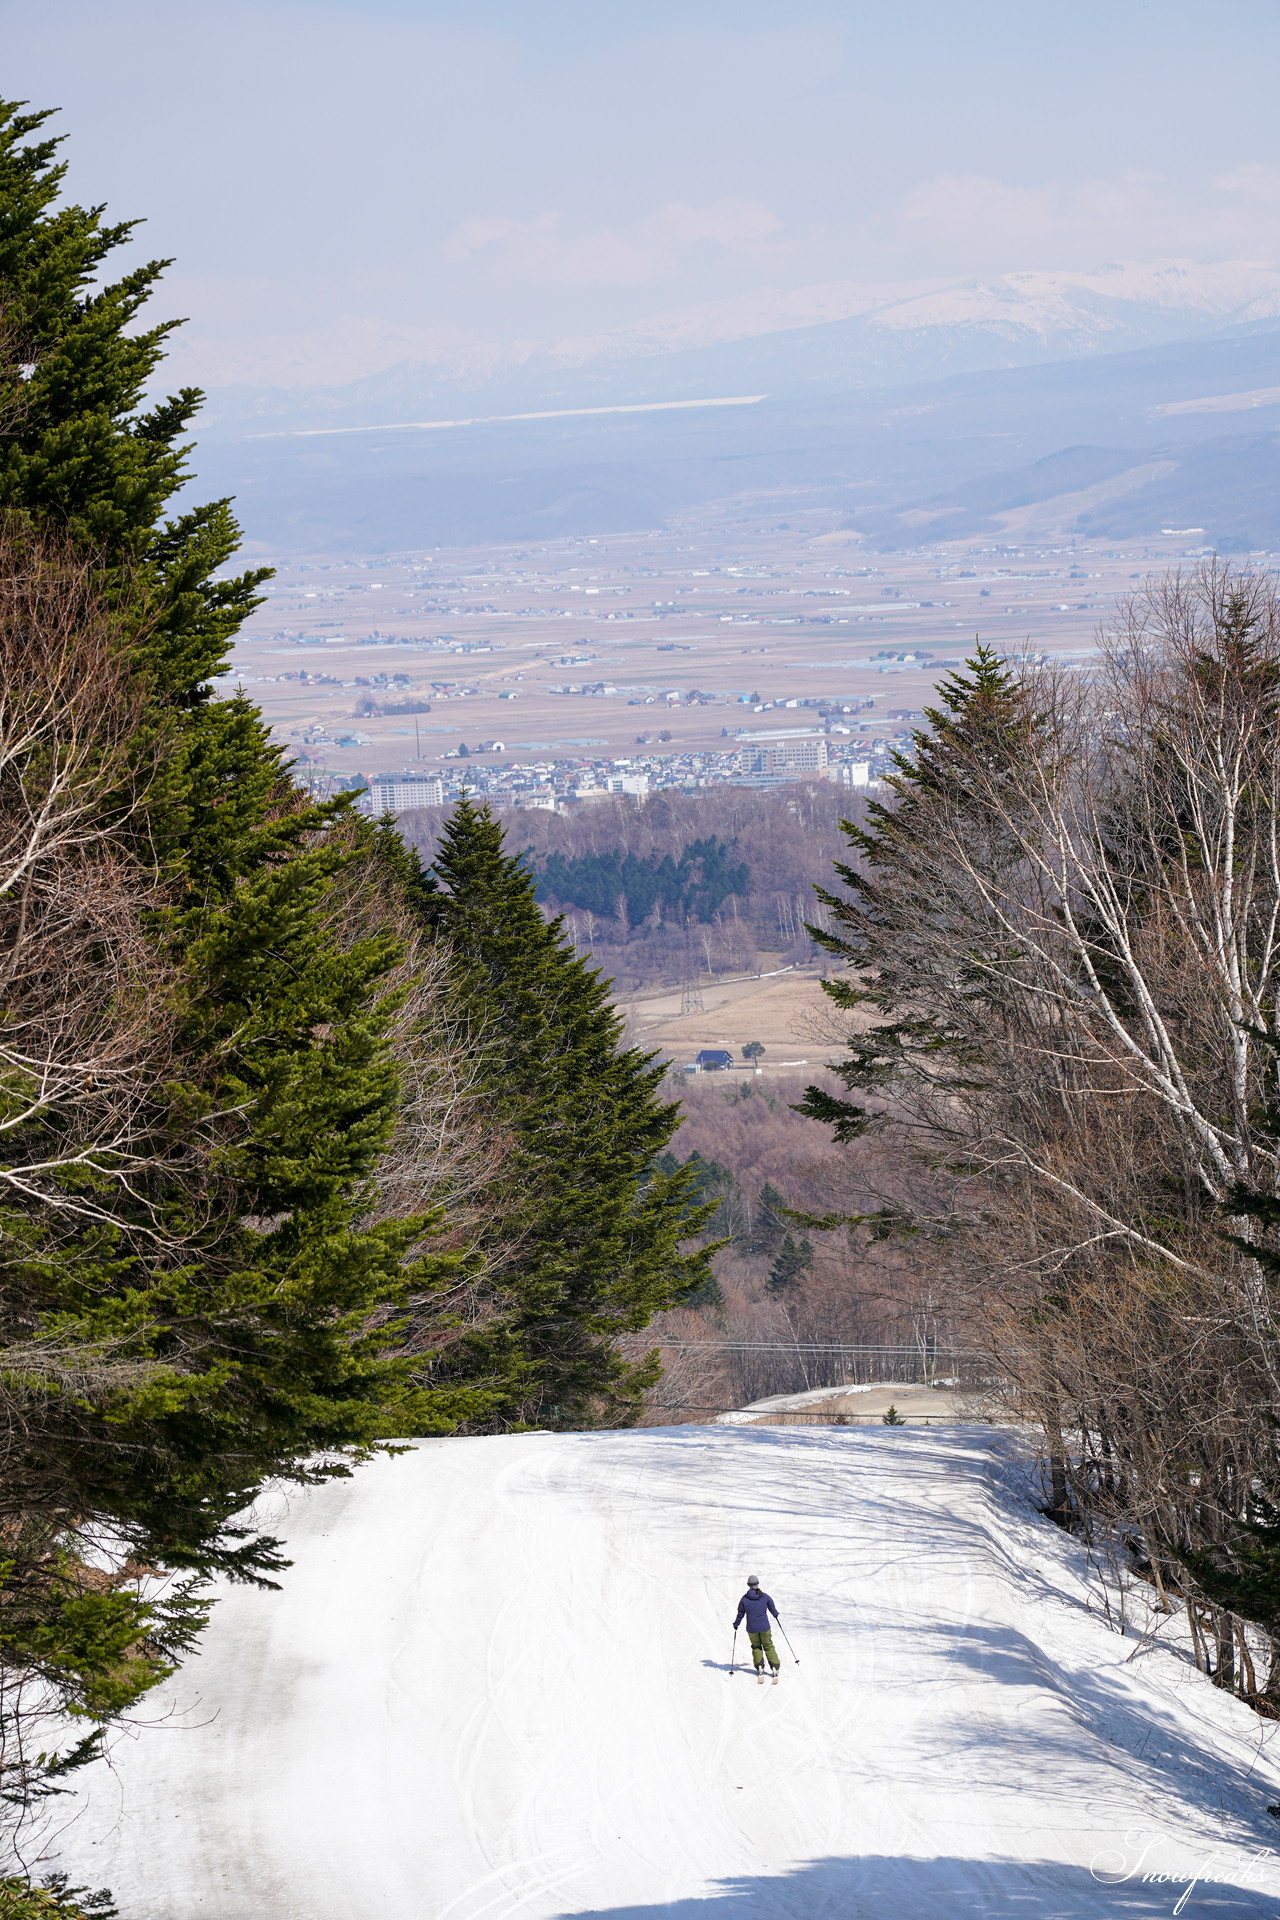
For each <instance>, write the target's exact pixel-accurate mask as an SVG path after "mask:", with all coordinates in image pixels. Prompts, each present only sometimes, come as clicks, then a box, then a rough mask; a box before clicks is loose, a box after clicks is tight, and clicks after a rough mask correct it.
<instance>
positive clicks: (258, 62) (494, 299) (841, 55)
mask: <svg viewBox="0 0 1280 1920" xmlns="http://www.w3.org/2000/svg"><path fill="white" fill-rule="evenodd" d="M6 11H7V19H6V24H5V60H4V69H5V78H4V90H5V92H6V93H7V94H8V95H9V96H10V97H13V96H18V97H26V98H28V99H30V100H31V102H32V103H33V104H41V105H50V106H60V107H61V108H62V112H61V114H60V115H59V116H58V131H60V132H62V133H65V134H66V135H67V136H68V154H69V158H70V160H71V176H70V185H71V189H72V191H73V192H74V193H75V194H76V195H77V196H78V197H80V198H83V199H88V200H93V201H99V200H106V201H108V202H109V204H110V210H111V213H112V215H113V216H115V217H126V216H131V215H136V214H141V215H145V217H146V219H147V222H148V225H147V227H146V228H145V230H144V242H145V246H146V250H147V251H148V252H149V253H164V254H173V255H176V256H177V264H176V265H175V267H174V268H173V269H172V270H171V274H170V278H169V280H168V283H167V290H166V293H165V295H164V306H165V311H167V312H177V313H183V314H188V315H190V316H191V325H190V327H189V328H188V329H186V330H185V339H184V345H183V348H182V350H181V353H182V365H183V370H184V372H185V371H190V372H192V373H200V374H203V377H204V378H205V380H206V383H209V384H213V383H215V382H217V381H218V380H220V379H227V378H232V377H236V376H237V375H238V376H242V377H246V378H249V379H258V378H266V379H270V378H275V377H286V378H289V379H292V380H296V379H300V378H310V377H316V378H320V379H326V380H327V379H336V378H340V377H343V376H348V377H349V376H353V375H355V374H358V373H361V372H364V371H366V370H371V369H372V368H374V367H376V366H381V365H386V364H388V363H389V362H391V361H392V360H395V359H398V358H401V357H403V356H404V354H405V353H406V352H407V351H410V350H417V349H420V348H421V347H422V346H423V344H424V343H426V344H430V342H431V341H432V340H438V341H440V342H441V343H447V342H450V341H476V342H481V343H487V342H499V343H500V342H510V341H515V340H542V339H556V338H559V337H562V336H565V335H573V334H579V333H585V332H592V331H595V330H598V329H601V328H608V327H616V326H622V325H627V324H630V323H633V322H635V321H638V320H641V319H643V318H645V317H646V316H649V315H652V314H655V313H660V312H662V311H664V310H666V309H669V308H679V307H684V306H690V305H695V304H699V303H703V302H708V301H715V300H723V299H725V298H727V297H729V296H734V295H741V294H746V293H749V292H751V291H752V290H755V289H759V288H762V287H779V288H792V287H799V286H804V285H807V284H810V283H813V282H819V281H830V280H857V281H881V280H895V281H896V280H903V279H918V278H933V277H941V276H951V275H973V274H991V273H998V272H1003V271H1008V270H1011V269H1014V268H1020V267H1090V266H1096V265H1100V264H1102V263H1104V262H1106V261H1108V260H1113V259H1129V260H1153V259H1157V258H1163V257H1178V258H1188V259H1192V260H1198V261H1206V262H1207V261H1217V260H1225V259H1252V260H1259V261H1265V262H1270V263H1277V262H1280V124H1278V116H1277V114H1276V112H1275V106H1274V89H1275V78H1276V73H1277V70H1278V59H1277V56H1278V55H1280V7H1278V6H1277V4H1276V0H1214V4H1212V5H1210V4H1208V0H1072V4H1071V5H1065V4H1063V0H968V3H967V4H957V0H871V3H868V0H772V3H770V0H250V3H248V4H242V3H240V0H111V4H110V5H104V4H103V0H41V3H40V5H39V6H36V7H27V8H25V9H23V10H22V12H21V13H19V11H18V9H17V8H16V7H13V6H10V8H9V9H7V10H6Z"/></svg>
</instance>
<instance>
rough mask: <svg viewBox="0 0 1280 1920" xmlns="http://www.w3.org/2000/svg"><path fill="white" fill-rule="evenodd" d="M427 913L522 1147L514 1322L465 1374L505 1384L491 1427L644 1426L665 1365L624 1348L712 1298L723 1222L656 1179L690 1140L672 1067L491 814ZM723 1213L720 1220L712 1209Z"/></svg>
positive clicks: (476, 1349) (477, 1341) (506, 1240)
mask: <svg viewBox="0 0 1280 1920" xmlns="http://www.w3.org/2000/svg"><path fill="white" fill-rule="evenodd" d="M434 873H435V875H436V876H437V877H438V879H439V882H440V883H441V888H442V890H441V892H440V893H438V894H437V895H434V896H431V897H429V898H426V897H424V899H423V912H424V915H425V917H426V918H427V920H428V922H429V924H430V925H431V926H432V927H433V929H434V930H435V933H436V935H437V937H438V938H439V939H441V940H442V941H444V942H445V943H447V950H448V953H449V966H450V970H451V977H452V981H453V987H454V993H455V996H456V1001H457V1004H458V1006H459V1007H460V1008H461V1009H462V1010H463V1011H464V1012H465V1015H466V1018H467V1022H468V1027H469V1031H470V1033H471V1035H472V1044H473V1045H474V1047H475V1049H476V1051H477V1056H478V1060H479V1063H480V1071H481V1074H482V1076H483V1081H484V1086H485V1089H486V1096H487V1104H488V1108H489V1111H490V1113H491V1115H492V1120H493V1124H494V1125H495V1127H497V1128H498V1129H499V1130H500V1131H501V1132H502V1133H504V1134H505V1135H506V1136H507V1137H508V1139H509V1141H510V1151H509V1154H508V1158H507V1166H506V1170H505V1174H504V1178H503V1181H502V1188H501V1193H500V1194H498V1195H495V1196H494V1205H493V1213H494V1225H493V1228H492V1230H491V1233H490V1236H489V1238H490V1241H491V1246H490V1248H489V1251H490V1253H491V1256H492V1258H493V1261H494V1266H495V1272H494V1287H495V1302H496V1304H497V1306H498V1308H499V1313H498V1317H497V1319H496V1320H495V1322H494V1324H493V1325H492V1326H488V1327H483V1328H480V1329H478V1330H476V1331H475V1332H472V1333H469V1334H467V1335H466V1336H465V1337H464V1339H463V1340H462V1341H461V1342H460V1343H459V1349H458V1353H459V1359H460V1361H461V1364H462V1366H463V1369H464V1372H465V1373H468V1374H469V1373H471V1372H472V1371H475V1370H477V1369H478V1370H479V1371H480V1372H482V1373H486V1374H487V1375H488V1376H489V1377H491V1378H493V1379H494V1380H496V1381H498V1382H500V1383H501V1388H502V1392H503V1402H502V1406H501V1409H500V1411H499V1412H498V1413H497V1414H495V1415H494V1416H493V1418H492V1421H491V1424H507V1425H510V1424H519V1423H524V1424H533V1425H538V1426H554V1427H578V1426H584V1425H591V1424H597V1423H605V1424H616V1423H618V1422H620V1421H623V1420H625V1419H627V1418H629V1417H631V1415H632V1413H633V1410H634V1408H635V1407H636V1405H637V1403H638V1399H639V1396H640V1394H641V1392H642V1391H643V1389H644V1387H645V1386H646V1385H648V1384H649V1383H650V1382H651V1381H652V1380H653V1379H654V1378H656V1374H657V1366H656V1361H652V1360H651V1361H648V1362H645V1363H642V1364H640V1365H629V1364H627V1363H626V1362H625V1361H624V1360H622V1359H621V1358H620V1357H619V1355H618V1353H617V1351H616V1349H615V1345H614V1342H615V1339H616V1337H617V1335H619V1334H621V1333H628V1332H636V1331H638V1330H639V1329H641V1328H643V1327H644V1326H645V1325H646V1324H647V1323H648V1321H649V1319H650V1318H651V1316H652V1315H653V1314H654V1313H656V1312H658V1311H660V1310H661V1309H663V1308H666V1307H670V1306H674V1305H676V1304H679V1303H681V1302H683V1301H686V1300H688V1299H689V1298H690V1297H691V1296H692V1295H694V1294H695V1293H696V1292H697V1291H698V1290H699V1289H700V1288H701V1287H703V1286H704V1285H705V1284H706V1281H707V1279H708V1277H709V1273H710V1269H709V1253H708V1251H707V1250H706V1249H700V1250H697V1251H694V1252H682V1251H681V1248H680V1242H681V1240H682V1239H684V1238H685V1237H687V1236H689V1235H690V1234H692V1233H696V1232H697V1231H698V1229H699V1227H700V1226H701V1225H702V1224H703V1221H704V1218H705V1214H703V1215H701V1216H700V1213H699V1210H698V1209H696V1208H694V1209H692V1210H691V1206H690V1200H691V1193H690V1187H691V1176H690V1173H689V1170H688V1168H687V1167H686V1168H680V1167H677V1168H675V1169H669V1168H665V1167H662V1166H658V1165H655V1162H656V1160H657V1156H658V1155H659V1154H660V1153H661V1152H662V1150H663V1149H664V1147H665V1146H666V1143H667V1141H668V1140H669V1139H670V1137H671V1135H672V1134H673V1133H674V1131H675V1129H676V1127H677V1125H678V1124H679V1118H680V1115H679V1108H678V1106H676V1105H674V1104H672V1103H669V1102H665V1101H663V1100H661V1099H660V1097H659V1088H660V1085H661V1082H662V1078H663V1071H664V1070H663V1068H662V1066H661V1065H660V1064H655V1061H654V1058H653V1056H652V1055H645V1054H641V1053H639V1052H637V1051H636V1050H635V1049H634V1048H629V1047H624V1046H623V1045H622V1028H621V1023H620V1021H619V1019H618V1016H617V1015H616V1014H615V1013H614V1011H613V1009H612V1008H611V1006H610V1005H609V1000H608V994H607V990H606V986H605V983H604V982H603V981H602V980H601V978H600V976H599V974H598V973H597V972H595V971H593V970H592V969H590V968H589V967H587V966H586V965H585V964H584V962H583V961H581V960H580V959H578V958H577V956H576V955H575V954H574V952H573V950H572V948H571V946H570V945H569V943H568V942H567V941H566V939H565V937H564V933H563V930H562V923H561V921H560V920H559V919H556V920H553V921H551V922H550V924H548V923H547V921H546V920H544V918H543V916H542V914H541V912H540V911H539V908H538V904H537V900H536V898H535V891H534V881H533V878H532V876H531V875H530V873H529V871H528V869H527V867H526V865H525V863H524V861H523V859H522V858H521V857H520V856H518V855H511V854H509V853H508V852H507V851H506V850H505V847H504V844H503V834H502V829H501V827H500V825H499V824H498V822H497V821H496V820H495V819H494V818H493V817H492V815H491V814H490V813H489V811H488V809H487V808H485V807H476V806H475V805H473V804H472V803H471V802H470V801H469V800H467V799H465V798H464V799H463V800H461V801H460V802H459V804H458V806H457V807H456V808H455V810H454V812H453V814H452V815H451V817H450V819H449V822H448V824H447V826H446V828H445V832H444V835H443V838H442V840H441V844H440V848H439V852H438V854H437V856H436V860H435V866H434ZM708 1211H709V1210H708Z"/></svg>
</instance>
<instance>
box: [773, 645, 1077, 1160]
mask: <svg viewBox="0 0 1280 1920" xmlns="http://www.w3.org/2000/svg"><path fill="white" fill-rule="evenodd" d="M937 692H938V695H939V699H940V702H941V704H940V705H939V706H938V707H930V708H926V710H925V718H926V720H927V721H928V722H929V726H928V729H927V730H926V729H923V728H922V729H919V730H918V731H916V732H915V733H914V734H913V735H912V745H911V751H910V752H909V753H904V754H896V755H895V756H894V765H895V772H894V773H892V774H891V775H890V776H889V778H888V780H887V782H886V784H887V785H888V787H889V788H890V790H891V791H892V793H893V795H894V802H893V804H892V806H885V805H883V804H882V803H881V802H879V801H872V802H871V803H870V805H869V807H868V809H867V824H866V826H856V825H854V824H852V823H851V822H849V821H845V822H844V830H845V833H846V835H847V836H848V839H849V842H850V846H851V848H852V849H853V851H854V852H855V853H856V854H857V855H859V856H860V862H861V864H860V865H859V866H856V867H855V866H853V865H852V864H844V863H838V864H837V866H836V873H837V875H838V877H839V878H840V880H841V881H842V882H843V883H844V885H845V887H846V888H847V890H848V891H847V893H846V894H844V895H837V894H833V893H829V892H827V891H825V890H824V889H823V888H818V889H817V892H818V897H819V899H820V900H821V901H822V902H823V903H824V905H825V906H827V907H828V908H829V909H830V913H831V918H832V920H833V922H834V927H833V929H832V930H830V931H828V930H826V929H824V928H821V927H810V928H809V932H810V934H811V935H812V936H813V938H814V940H816V941H817V943H818V945H819V946H821V947H824V948H825V949H826V950H827V952H828V953H830V954H832V955H834V956H835V957H836V958H837V959H838V960H840V961H842V962H844V963H845V966H846V968H847V973H846V974H845V975H844V976H843V977H837V978H835V979H830V980H824V981H823V982H822V990H823V992H824V993H825V994H826V995H827V996H828V998H829V999H830V1000H832V1001H833V1002H834V1003H835V1005H836V1006H838V1007H840V1008H842V1009H844V1010H846V1011H850V1012H852V1011H854V1010H855V1009H858V1010H861V1009H864V1008H870V1009H872V1010H873V1011H874V1012H875V1014H876V1015H877V1018H876V1020H875V1022H874V1024H873V1025H871V1026H870V1027H869V1028H866V1029H865V1030H863V1031H850V1032H848V1033H847V1035H846V1045H847V1048H848V1053H847V1056H846V1058H845V1059H844V1060H843V1061H841V1062H840V1063H839V1064H838V1065H837V1066H836V1067H835V1069H834V1070H835V1072H836V1073H837V1074H838V1075H839V1076H840V1078H841V1079H842V1080H844V1082H845V1084H846V1086H847V1087H849V1088H850V1090H857V1091H860V1092H864V1093H881V1094H883V1093H887V1092H888V1091H889V1090H890V1089H891V1088H892V1086H893V1085H894V1082H895V1080H896V1079H897V1077H898V1075H899V1074H901V1073H903V1072H904V1071H906V1072H914V1071H917V1070H919V1069H920V1068H921V1066H922V1065H923V1063H925V1062H927V1063H928V1066H927V1069H926V1070H927V1071H928V1072H929V1074H930V1075H931V1076H932V1077H933V1080H934V1083H935V1085H936V1086H937V1087H938V1089H939V1090H940V1091H941V1090H943V1089H945V1086H946V1084H947V1076H948V1074H950V1075H953V1076H958V1084H966V1075H967V1074H968V1073H969V1072H971V1070H973V1069H974V1068H977V1067H978V1066H979V1065H980V1063H979V1062H977V1061H974V1060H969V1059H968V1058H966V1057H962V1054H961V1052H960V1051H958V1050H957V1047H956V1044H955V1036H954V1035H950V1034H947V1033H945V1032H944V1031H943V1030H942V1029H941V1027H940V1026H939V1023H938V1020H937V1018H936V1017H935V1016H933V1015H931V1014H930V1013H929V1012H927V1011H924V1010H923V1009H927V1008H928V1006H929V1005H930V1003H931V1001H932V1000H933V998H934V996H933V995H932V994H931V993H930V992H929V969H930V965H931V958H930V948H929V942H928V941H927V940H925V939H923V938H921V937H914V938H907V937H904V934H905V929H906V928H908V927H909V928H911V929H919V928H920V927H921V926H922V924H923V923H924V922H925V921H926V920H927V918H928V916H929V915H930V914H931V913H932V914H936V915H937V916H938V918H939V921H940V922H945V920H946V917H947V915H948V913H949V911H950V908H951V901H950V899H949V897H948V891H947V890H948V885H949V882H948V880H947V879H946V878H945V877H943V876H942V875H940V874H939V871H938V862H937V851H936V836H935V833H934V830H933V825H932V823H933V822H934V821H936V819H937V817H938V812H939V810H940V809H941V810H944V811H945V812H946V813H947V814H948V815H949V816H951V817H955V816H956V815H961V816H963V817H964V819H965V822H966V831H967V833H968V835H969V836H970V837H971V838H972V841H973V843H974V844H975V845H976V844H977V843H978V842H979V841H980V840H982V841H984V842H985V843H986V844H987V853H988V857H989V859H990V860H991V861H992V862H993V863H995V864H998V862H999V860H1000V859H1001V857H1002V856H1003V853H1004V851H1005V849H1004V848H1003V847H1002V844H1001V843H1002V842H1003V840H1004V839H1005V838H1006V837H1007V829H1005V828H1004V827H1003V825H1002V823H1001V818H1000V807H999V804H998V802H999V801H1000V799H1001V798H1002V797H1004V796H1005V794H1006V793H1007V792H1008V791H1010V790H1011V786H1012V782H1013V778H1014V776H1015V774H1016V772H1017V771H1018V770H1019V769H1020V768H1021V767H1022V766H1023V764H1024V763H1025V760H1026V758H1027V756H1028V754H1029V753H1030V752H1031V751H1032V749H1033V745H1034V742H1035V739H1036V736H1037V731H1038V729H1039V727H1040V725H1041V722H1040V721H1039V719H1038V718H1037V716H1036V715H1035V714H1034V713H1033V712H1032V711H1030V710H1029V707H1028V703H1027V700H1026V697H1025V695H1024V693H1023V691H1022V690H1021V688H1020V687H1019V686H1018V684H1017V683H1016V681H1015V680H1014V677H1013V675H1012V674H1011V673H1010V672H1009V669H1008V668H1007V667H1006V666H1005V664H1004V662H1003V661H1002V660H1001V659H1000V658H999V657H998V656H997V655H996V654H994V653H993V652H992V651H991V650H990V649H989V648H988V647H985V646H983V645H981V644H979V645H978V646H977V647H976V649H975V651H974V654H973V656H972V658H971V659H969V660H967V661H966V662H965V671H963V672H960V673H952V674H948V675H947V677H946V678H945V679H944V680H942V681H940V682H939V685H938V688H937ZM1009 852H1010V857H1016V853H1015V852H1014V850H1009ZM995 938H998V936H996V935H993V939H995ZM973 976H974V977H973V983H972V986H973V991H974V993H975V994H978V993H980V992H981V991H982V983H981V974H980V970H979V968H978V967H977V966H976V965H975V967H974V969H973ZM905 1007H911V1008H913V1009H921V1010H920V1011H913V1012H912V1013H911V1014H907V1015H904V1012H903V1009H904V1008H905ZM797 1111H798V1112H800V1113H805V1114H808V1115H809V1116H810V1118H812V1119H815V1120H822V1121H825V1122H826V1123H827V1124H828V1125H829V1126H831V1128H832V1129H833V1132H834V1135H835V1138H836V1139H837V1140H852V1139H855V1138H856V1137H857V1136H858V1135H859V1134H860V1133H862V1132H863V1131H864V1130H865V1128H866V1125H867V1110H866V1109H865V1108H864V1107H862V1106H859V1105H856V1104H855V1103H853V1102H852V1101H849V1100H845V1099H841V1098H839V1097H838V1096H837V1095H835V1094H832V1093H830V1092H829V1091H828V1090H827V1089H826V1088H825V1087H809V1088H808V1089H807V1091H806V1094H805V1098H804V1100H803V1101H802V1102H801V1103H800V1105H799V1107H798V1108H797Z"/></svg>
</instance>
